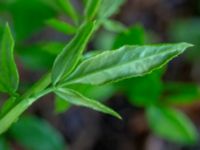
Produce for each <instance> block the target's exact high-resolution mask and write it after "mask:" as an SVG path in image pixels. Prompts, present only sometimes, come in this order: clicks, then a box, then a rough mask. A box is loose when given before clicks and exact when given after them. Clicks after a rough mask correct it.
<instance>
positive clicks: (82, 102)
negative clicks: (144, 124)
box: [55, 88, 121, 119]
mask: <svg viewBox="0 0 200 150" xmlns="http://www.w3.org/2000/svg"><path fill="white" fill-rule="evenodd" d="M55 93H56V95H57V96H58V97H60V98H61V99H63V100H66V101H67V102H69V103H71V104H74V105H77V106H84V107H88V108H91V109H94V110H96V111H100V112H103V113H106V114H110V115H112V116H115V117H117V118H119V119H121V116H120V115H119V114H118V113H117V112H115V111H114V110H112V109H110V108H109V107H107V106H105V105H103V104H101V103H99V102H98V101H95V100H92V99H89V98H87V97H84V96H83V95H81V94H80V93H78V92H76V91H74V90H72V89H66V88H58V89H56V91H55Z"/></svg>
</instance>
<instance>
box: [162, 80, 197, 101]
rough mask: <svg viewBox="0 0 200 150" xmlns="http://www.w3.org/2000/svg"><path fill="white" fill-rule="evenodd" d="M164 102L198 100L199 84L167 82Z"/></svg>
mask: <svg viewBox="0 0 200 150" xmlns="http://www.w3.org/2000/svg"><path fill="white" fill-rule="evenodd" d="M164 91H165V93H164V95H165V97H164V98H163V102H164V103H167V104H189V103H192V102H195V101H198V100H199V98H200V89H199V86H198V85H195V84H189V83H165V86H164Z"/></svg>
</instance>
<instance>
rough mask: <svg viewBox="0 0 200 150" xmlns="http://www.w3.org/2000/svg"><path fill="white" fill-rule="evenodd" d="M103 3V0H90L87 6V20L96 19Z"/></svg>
mask: <svg viewBox="0 0 200 150" xmlns="http://www.w3.org/2000/svg"><path fill="white" fill-rule="evenodd" d="M101 4H102V0H88V1H87V5H86V8H85V17H86V20H93V19H95V17H96V15H97V13H98V10H99V8H100V6H101Z"/></svg>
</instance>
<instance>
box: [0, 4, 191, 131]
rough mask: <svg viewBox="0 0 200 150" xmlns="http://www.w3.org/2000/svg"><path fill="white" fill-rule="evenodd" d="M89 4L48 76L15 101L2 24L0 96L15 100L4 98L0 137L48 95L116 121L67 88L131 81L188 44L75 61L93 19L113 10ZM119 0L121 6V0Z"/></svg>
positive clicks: (15, 82)
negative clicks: (3, 95)
mask: <svg viewBox="0 0 200 150" xmlns="http://www.w3.org/2000/svg"><path fill="white" fill-rule="evenodd" d="M88 2H90V3H89V4H88V5H86V6H87V8H88V9H87V8H86V10H87V11H85V13H86V14H85V16H86V17H85V18H86V19H85V20H84V21H83V22H84V23H83V24H82V25H80V27H79V28H78V29H77V31H76V34H75V35H74V37H73V38H72V39H71V40H70V41H69V43H68V44H67V45H66V46H65V47H64V48H63V50H62V51H61V52H60V53H59V54H58V56H57V57H56V59H55V61H54V64H53V67H52V70H51V71H50V73H48V74H47V75H45V76H44V77H43V78H42V79H41V80H39V81H38V82H37V83H36V84H35V85H34V86H33V87H31V88H30V89H29V90H28V91H27V92H25V94H22V96H19V97H17V98H15V97H13V95H15V94H16V93H17V89H18V86H19V75H18V72H17V67H16V64H15V62H14V56H13V50H14V40H13V37H12V34H11V31H10V28H9V26H8V25H6V27H5V31H4V35H3V38H2V42H1V47H0V92H4V93H8V94H10V96H11V99H14V102H13V101H12V102H10V101H9V100H8V101H7V103H6V104H7V105H4V106H3V107H2V110H3V111H2V112H1V115H0V116H1V118H0V134H2V133H3V132H5V131H6V130H7V129H8V128H9V127H10V126H11V125H12V124H13V123H14V122H15V121H17V119H18V118H19V117H20V115H21V114H22V113H23V112H24V111H25V110H26V109H27V108H29V107H30V106H31V105H32V104H33V103H34V102H35V101H37V100H39V99H40V98H41V97H43V96H45V95H47V94H49V93H54V94H55V95H57V96H58V97H60V98H62V99H63V100H65V101H67V102H69V103H71V104H74V105H78V106H84V107H88V108H91V109H94V110H96V111H100V112H103V113H106V114H110V115H112V116H115V117H117V118H118V119H121V116H120V115H119V114H118V113H117V112H115V111H114V110H112V109H111V108H109V107H107V106H105V105H103V104H101V103H100V102H98V101H95V100H92V99H90V98H87V97H85V96H83V95H82V94H80V93H79V92H77V91H75V90H73V89H70V87H69V86H68V85H71V84H85V85H88V84H90V85H97V86H98V85H103V84H107V83H112V82H117V81H120V80H123V79H126V78H130V77H138V76H143V75H146V74H149V73H151V72H152V71H154V70H156V69H158V68H160V67H162V66H163V65H165V64H166V63H168V62H169V61H170V60H172V59H173V58H175V57H177V56H178V55H180V54H181V53H183V52H184V51H185V50H186V49H187V48H188V47H191V46H192V45H191V44H188V43H177V44H159V45H145V46H134V45H132V46H131V45H129V46H123V47H121V48H119V49H116V50H111V51H106V52H103V53H100V54H97V55H95V56H93V57H90V58H88V59H86V60H83V61H82V62H80V60H81V57H82V56H83V51H84V50H85V49H86V47H87V45H88V43H89V41H90V39H91V37H92V36H93V35H94V33H95V31H96V30H97V29H98V27H99V26H100V25H99V24H97V23H96V21H94V20H95V18H97V21H98V18H100V20H104V19H107V18H108V17H110V16H111V15H112V13H113V12H114V11H108V12H106V11H105V8H107V7H102V6H105V5H100V3H98V2H97V3H93V2H92V1H88ZM107 2H108V1H104V3H106V6H108V5H107ZM118 2H120V4H121V3H122V1H118ZM91 5H92V6H91ZM117 5H119V4H117ZM92 8H94V9H92ZM92 10H95V11H93V12H94V13H95V14H91V13H93V12H91V11H92ZM97 10H99V11H97ZM100 10H104V11H100ZM99 12H100V13H99ZM73 16H74V15H73ZM74 19H75V17H74Z"/></svg>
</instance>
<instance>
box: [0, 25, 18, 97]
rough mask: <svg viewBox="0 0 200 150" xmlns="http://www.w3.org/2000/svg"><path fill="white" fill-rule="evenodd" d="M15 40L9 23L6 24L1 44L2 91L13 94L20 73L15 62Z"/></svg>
mask: <svg viewBox="0 0 200 150" xmlns="http://www.w3.org/2000/svg"><path fill="white" fill-rule="evenodd" d="M13 51H14V40H13V37H12V34H11V31H10V28H9V26H8V24H6V27H5V30H4V34H3V38H2V41H1V44H0V91H1V92H8V93H10V94H13V93H14V92H15V91H16V90H17V88H18V84H19V75H18V71H17V66H16V64H15V60H14V56H13Z"/></svg>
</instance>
